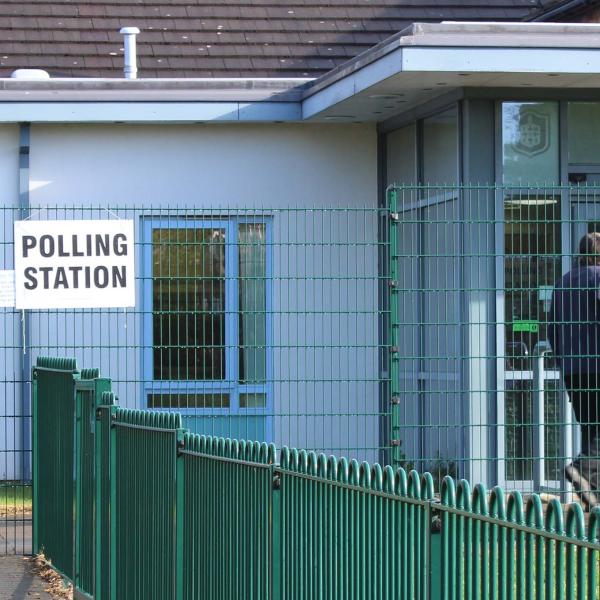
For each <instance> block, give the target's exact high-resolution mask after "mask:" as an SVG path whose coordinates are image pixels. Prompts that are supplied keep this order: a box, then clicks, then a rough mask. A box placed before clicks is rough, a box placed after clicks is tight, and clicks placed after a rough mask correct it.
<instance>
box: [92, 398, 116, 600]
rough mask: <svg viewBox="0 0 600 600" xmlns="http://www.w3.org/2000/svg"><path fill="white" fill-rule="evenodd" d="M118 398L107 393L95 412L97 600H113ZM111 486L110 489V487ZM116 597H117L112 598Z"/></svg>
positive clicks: (95, 574) (95, 580) (95, 576)
mask: <svg viewBox="0 0 600 600" xmlns="http://www.w3.org/2000/svg"><path fill="white" fill-rule="evenodd" d="M115 402H116V399H115V395H114V394H113V393H111V392H104V393H102V395H101V403H102V405H101V406H98V407H97V408H96V410H95V414H96V429H95V440H94V446H95V457H94V458H95V475H96V502H95V509H96V510H95V513H96V514H95V518H96V525H95V527H96V530H95V535H96V542H95V556H94V567H95V568H94V591H95V593H94V600H106V599H108V598H111V593H112V589H111V583H112V565H111V562H112V554H113V553H112V547H111V545H112V540H113V538H114V536H113V535H111V530H112V524H111V519H110V515H111V510H110V509H111V506H110V502H111V489H112V487H113V483H112V481H113V476H112V472H111V460H110V458H111V454H112V447H113V446H114V444H112V443H111V442H112V440H111V435H112V432H111V422H112V416H113V413H114V411H115V410H116V406H114V403H115ZM107 484H108V485H107ZM112 597H114V596H112Z"/></svg>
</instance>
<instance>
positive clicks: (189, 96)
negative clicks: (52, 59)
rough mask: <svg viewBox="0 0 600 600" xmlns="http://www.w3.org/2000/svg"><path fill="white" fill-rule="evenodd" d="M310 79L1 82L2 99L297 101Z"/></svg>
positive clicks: (116, 79) (14, 80) (7, 80)
mask: <svg viewBox="0 0 600 600" xmlns="http://www.w3.org/2000/svg"><path fill="white" fill-rule="evenodd" d="M312 81H314V79H310V78H220V79H217V78H210V79H205V78H202V79H192V78H189V79H186V78H173V79H158V78H157V79H120V78H115V79H109V78H107V79H96V78H71V77H69V78H56V77H52V78H50V79H44V80H31V79H29V80H28V79H13V78H0V102H2V101H8V102H12V101H18V100H24V101H29V102H31V101H55V102H59V101H60V102H63V101H89V102H103V101H106V102H115V101H120V100H123V101H133V102H135V101H138V102H144V101H165V102H169V101H177V102H186V101H187V102H214V101H216V102H220V101H248V102H261V101H269V102H300V101H301V100H302V95H303V92H304V89H305V88H306V86H307V85H309V84H310V83H311V82H312Z"/></svg>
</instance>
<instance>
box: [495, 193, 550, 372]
mask: <svg viewBox="0 0 600 600" xmlns="http://www.w3.org/2000/svg"><path fill="white" fill-rule="evenodd" d="M504 214H505V225H504V251H505V257H504V281H505V287H506V291H505V298H504V310H505V314H504V322H505V340H506V361H505V364H506V369H507V370H517V371H519V370H528V369H531V368H532V366H531V365H532V363H531V358H532V356H533V355H534V354H535V352H536V345H537V344H538V343H540V342H541V343H544V342H545V341H546V340H547V322H548V314H549V311H550V297H551V293H552V286H553V285H554V283H555V282H556V280H557V279H558V278H559V277H560V273H561V270H560V269H561V248H560V237H561V236H560V199H559V196H554V195H553V194H545V193H544V192H543V191H541V192H538V193H536V192H535V191H533V192H532V193H523V194H519V193H512V194H509V195H507V196H506V199H505V202H504ZM539 350H541V347H538V351H539Z"/></svg>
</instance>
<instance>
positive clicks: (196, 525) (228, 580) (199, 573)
mask: <svg viewBox="0 0 600 600" xmlns="http://www.w3.org/2000/svg"><path fill="white" fill-rule="evenodd" d="M178 456H179V458H178V461H179V470H178V473H177V475H178V480H177V483H178V493H179V501H180V504H178V506H177V510H178V515H180V519H179V530H178V543H180V544H181V552H182V559H181V561H180V563H179V564H180V566H181V572H180V574H179V576H180V578H181V580H180V582H179V584H180V586H181V588H180V589H181V595H179V596H178V598H182V599H185V600H192V599H194V598H248V599H249V600H250V599H256V600H263V599H264V600H270V599H272V598H279V597H280V596H278V595H276V596H274V595H273V590H272V573H271V566H272V565H273V564H274V561H275V560H277V559H276V557H275V556H274V548H273V538H272V536H273V527H274V522H273V519H274V515H273V494H274V490H273V464H274V463H275V460H276V451H275V446H274V445H272V444H270V445H267V444H265V443H262V444H260V443H258V442H246V441H238V440H230V439H224V438H215V437H210V436H200V435H193V434H189V433H186V434H185V435H184V436H183V440H182V444H181V446H180V448H179V453H178ZM232 508H234V509H233V510H232Z"/></svg>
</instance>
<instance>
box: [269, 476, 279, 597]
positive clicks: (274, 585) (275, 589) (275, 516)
mask: <svg viewBox="0 0 600 600" xmlns="http://www.w3.org/2000/svg"><path fill="white" fill-rule="evenodd" d="M271 482H272V484H271V548H270V557H269V574H270V577H271V585H270V588H271V598H270V600H279V598H281V597H282V589H281V588H282V586H281V573H282V564H281V475H280V474H279V472H278V471H277V470H276V465H271Z"/></svg>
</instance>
